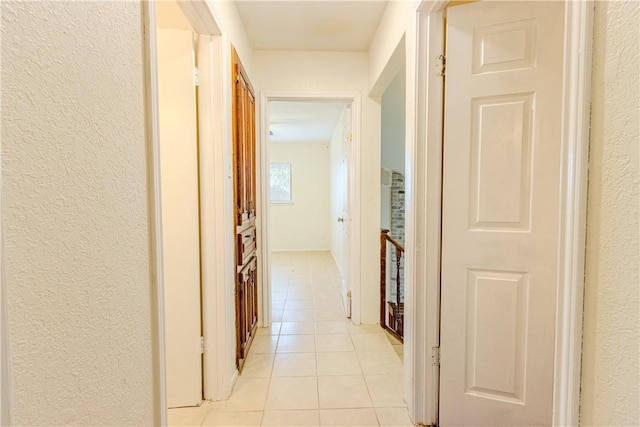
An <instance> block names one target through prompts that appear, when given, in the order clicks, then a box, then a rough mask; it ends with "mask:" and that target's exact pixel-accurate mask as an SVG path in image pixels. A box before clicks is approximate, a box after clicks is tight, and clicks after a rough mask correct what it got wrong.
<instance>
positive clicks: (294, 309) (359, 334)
mask: <svg viewBox="0 0 640 427" xmlns="http://www.w3.org/2000/svg"><path fill="white" fill-rule="evenodd" d="M272 286H273V324H272V326H271V327H270V328H261V329H260V330H259V332H258V334H257V336H256V338H255V341H254V343H253V345H252V348H251V351H250V354H249V357H248V359H247V362H246V365H245V367H244V370H243V372H242V374H241V375H240V377H239V378H238V381H237V383H236V386H235V388H234V391H233V393H232V395H231V398H230V399H229V400H228V401H223V402H214V403H212V402H206V403H205V404H203V406H202V407H200V408H184V409H174V410H169V423H170V425H172V426H178V425H180V426H186V425H189V426H193V425H201V426H261V425H262V426H411V425H412V424H411V422H410V420H409V417H408V415H407V409H406V405H405V403H404V401H403V398H402V360H401V357H402V356H401V351H400V350H401V347H400V346H396V347H395V349H394V346H392V345H391V342H390V341H389V339H387V337H386V336H385V333H384V332H383V330H382V329H381V328H380V326H379V325H361V326H355V325H353V324H352V323H351V321H349V320H348V319H346V318H345V315H344V310H343V305H342V301H341V298H340V294H339V290H340V274H339V272H338V270H337V268H336V266H335V263H334V262H333V259H332V257H331V255H330V254H329V253H328V252H296V253H293V252H280V253H274V254H272Z"/></svg>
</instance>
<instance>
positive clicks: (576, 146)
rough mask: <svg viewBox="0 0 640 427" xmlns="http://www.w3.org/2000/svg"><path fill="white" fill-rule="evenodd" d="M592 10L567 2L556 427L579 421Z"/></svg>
mask: <svg viewBox="0 0 640 427" xmlns="http://www.w3.org/2000/svg"><path fill="white" fill-rule="evenodd" d="M593 8H594V2H593V1H586V0H579V1H566V2H565V39H564V76H563V80H564V81H563V95H562V97H563V99H562V110H563V117H562V163H561V166H562V183H561V200H560V209H561V210H560V232H561V234H560V242H559V253H558V257H559V260H560V264H559V265H560V268H559V271H558V284H559V286H558V293H557V296H556V344H555V370H554V372H555V378H554V387H553V425H555V426H577V425H578V423H579V416H580V377H581V363H582V315H583V297H584V262H585V245H586V228H587V226H586V219H587V172H588V162H589V126H590V113H591V52H592V38H593Z"/></svg>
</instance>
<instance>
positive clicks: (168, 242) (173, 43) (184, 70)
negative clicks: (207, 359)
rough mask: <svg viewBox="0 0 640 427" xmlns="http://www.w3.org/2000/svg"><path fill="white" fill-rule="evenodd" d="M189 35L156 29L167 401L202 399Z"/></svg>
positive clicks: (193, 402)
mask: <svg viewBox="0 0 640 427" xmlns="http://www.w3.org/2000/svg"><path fill="white" fill-rule="evenodd" d="M194 61H195V57H194V51H193V35H192V32H191V31H187V30H174V29H158V92H159V107H160V108H159V113H160V161H161V181H160V182H161V190H162V193H161V194H162V243H163V264H164V271H163V273H164V291H165V323H166V325H165V326H166V327H165V330H166V355H167V360H166V365H167V402H168V405H169V407H171V408H173V407H180V406H195V405H197V404H200V402H201V400H202V362H201V353H200V314H201V311H200V239H199V201H198V153H197V148H198V144H197V130H196V96H195V86H194V82H193V68H194V65H195V62H194Z"/></svg>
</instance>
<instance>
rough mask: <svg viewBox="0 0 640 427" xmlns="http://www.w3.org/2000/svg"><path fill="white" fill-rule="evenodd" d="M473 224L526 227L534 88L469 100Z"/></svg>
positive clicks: (529, 192) (473, 226) (482, 226)
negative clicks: (527, 92)
mask: <svg viewBox="0 0 640 427" xmlns="http://www.w3.org/2000/svg"><path fill="white" fill-rule="evenodd" d="M471 105H472V107H471V108H472V116H471V121H472V122H471V126H472V131H471V132H472V134H471V144H472V146H471V183H470V188H471V193H470V195H471V200H470V207H471V209H470V211H469V212H470V213H471V218H470V227H471V228H472V229H477V230H483V229H511V230H527V229H528V228H529V201H530V196H531V191H530V190H531V188H530V184H531V166H532V165H531V161H532V158H531V122H532V114H533V112H532V105H533V94H532V93H529V94H522V95H520V94H518V95H507V96H489V97H482V98H475V99H472V100H471Z"/></svg>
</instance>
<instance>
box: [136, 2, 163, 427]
mask: <svg viewBox="0 0 640 427" xmlns="http://www.w3.org/2000/svg"><path fill="white" fill-rule="evenodd" d="M142 14H143V20H144V22H143V29H144V55H145V64H146V66H145V82H146V84H145V109H146V121H147V123H146V126H147V177H148V178H147V180H148V183H149V184H148V185H149V189H148V198H149V246H150V251H149V252H150V258H151V259H150V264H151V265H150V270H151V292H152V307H151V313H152V316H153V317H152V333H153V336H152V369H153V372H154V383H153V401H154V411H155V416H154V423H155V424H157V425H161V426H165V425H167V370H166V348H165V327H164V326H165V324H164V319H165V316H164V280H163V279H164V275H163V262H162V253H163V252H162V198H161V189H160V111H159V108H158V94H159V92H158V48H157V28H156V4H155V2H153V1H145V2H142Z"/></svg>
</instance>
